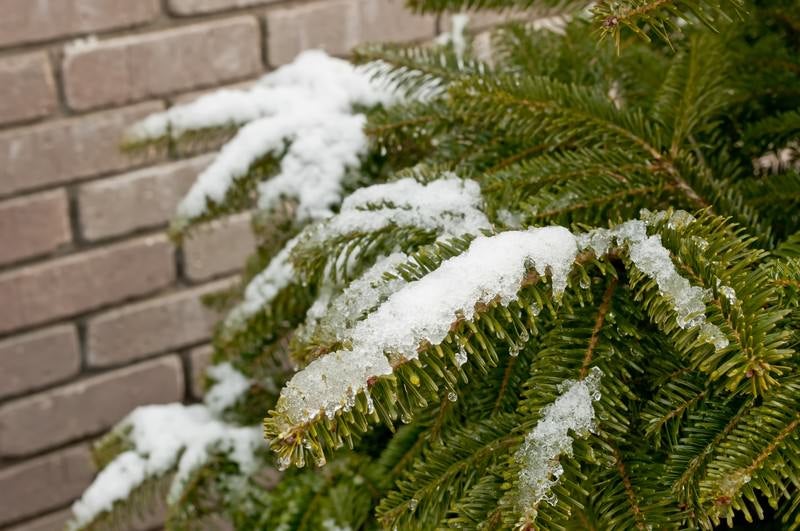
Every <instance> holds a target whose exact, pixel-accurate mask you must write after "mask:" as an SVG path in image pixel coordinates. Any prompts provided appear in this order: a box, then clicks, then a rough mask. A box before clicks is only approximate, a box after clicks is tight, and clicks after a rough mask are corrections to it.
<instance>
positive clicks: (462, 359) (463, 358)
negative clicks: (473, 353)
mask: <svg viewBox="0 0 800 531" xmlns="http://www.w3.org/2000/svg"><path fill="white" fill-rule="evenodd" d="M466 362H467V351H466V350H465V349H464V345H460V346H459V347H458V352H456V363H458V366H459V367H461V366H462V365H464V364H465V363H466Z"/></svg>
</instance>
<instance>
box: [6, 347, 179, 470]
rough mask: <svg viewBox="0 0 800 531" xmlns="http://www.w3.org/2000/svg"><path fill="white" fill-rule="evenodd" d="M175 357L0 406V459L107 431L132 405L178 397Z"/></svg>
mask: <svg viewBox="0 0 800 531" xmlns="http://www.w3.org/2000/svg"><path fill="white" fill-rule="evenodd" d="M183 392H184V381H183V369H182V367H181V362H180V359H179V358H178V357H177V356H174V355H173V356H165V357H162V358H158V359H156V360H153V361H148V362H144V363H140V364H138V365H132V366H130V367H125V368H123V369H119V370H115V371H110V372H105V373H103V374H101V375H99V376H93V377H91V378H87V379H85V380H81V381H79V382H76V383H73V384H69V385H66V386H63V387H58V388H56V389H53V390H51V391H46V392H44V393H39V394H36V395H33V396H30V397H26V398H21V399H19V400H14V401H11V402H8V403H7V404H6V405H4V406H2V407H0V456H19V455H26V454H31V453H34V452H38V451H40V450H44V449H46V448H49V447H52V446H55V445H58V444H63V443H67V442H69V441H73V440H76V439H79V438H81V437H86V436H88V435H94V434H97V433H100V432H102V431H103V430H106V429H108V428H109V427H110V426H112V425H113V424H114V423H115V422H117V421H119V420H120V419H121V418H122V417H124V416H125V415H126V414H127V413H129V412H130V410H131V409H133V408H134V407H136V406H139V405H143V404H160V403H165V402H175V401H179V400H181V399H182V398H183Z"/></svg>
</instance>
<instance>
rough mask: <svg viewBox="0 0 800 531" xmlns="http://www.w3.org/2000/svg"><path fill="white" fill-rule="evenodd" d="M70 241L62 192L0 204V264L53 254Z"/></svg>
mask: <svg viewBox="0 0 800 531" xmlns="http://www.w3.org/2000/svg"><path fill="white" fill-rule="evenodd" d="M71 240H72V234H71V230H70V224H69V205H68V201H67V194H66V192H65V191H64V190H63V189H62V190H54V191H52V192H44V193H41V194H35V195H29V196H25V197H20V198H18V199H11V200H9V201H0V264H6V263H10V262H14V261H16V260H19V259H21V258H30V257H32V256H37V255H41V254H45V253H48V252H51V251H54V250H55V249H57V248H58V247H59V246H61V245H63V244H65V243H69V242H70V241H71Z"/></svg>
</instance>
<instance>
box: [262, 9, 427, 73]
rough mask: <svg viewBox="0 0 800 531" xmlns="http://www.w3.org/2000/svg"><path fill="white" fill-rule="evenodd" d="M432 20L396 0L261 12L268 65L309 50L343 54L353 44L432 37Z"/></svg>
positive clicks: (279, 63) (282, 62) (286, 61)
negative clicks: (264, 26)
mask: <svg viewBox="0 0 800 531" xmlns="http://www.w3.org/2000/svg"><path fill="white" fill-rule="evenodd" d="M434 32H435V19H434V17H432V16H418V15H413V14H411V13H410V12H409V11H408V9H407V8H406V7H405V5H404V3H403V2H402V1H401V0H324V1H316V2H311V3H308V4H301V5H289V6H286V7H285V8H281V9H276V10H273V11H270V12H268V13H267V57H268V62H269V63H270V65H272V66H277V65H281V64H284V63H288V62H289V61H291V60H292V59H293V58H294V56H295V55H297V54H298V53H299V52H301V51H303V50H307V49H309V48H322V49H324V50H327V51H328V53H331V54H334V55H346V54H348V53H349V52H350V50H351V49H352V48H353V47H354V46H355V45H356V44H359V43H363V42H370V41H391V40H409V39H425V38H432V37H433V36H434Z"/></svg>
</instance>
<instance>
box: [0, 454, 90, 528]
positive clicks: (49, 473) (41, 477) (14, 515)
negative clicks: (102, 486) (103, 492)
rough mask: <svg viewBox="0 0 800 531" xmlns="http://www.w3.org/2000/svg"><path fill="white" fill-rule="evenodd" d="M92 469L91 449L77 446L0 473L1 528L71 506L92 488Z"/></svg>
mask: <svg viewBox="0 0 800 531" xmlns="http://www.w3.org/2000/svg"><path fill="white" fill-rule="evenodd" d="M93 468H94V467H93V466H92V461H91V456H90V454H89V449H88V448H87V447H86V446H74V447H71V448H67V449H65V450H60V451H58V452H54V453H52V454H49V455H45V456H44V457H38V458H36V459H33V460H31V461H28V462H26V463H22V464H20V465H15V466H12V467H9V468H5V469H3V470H0V492H2V493H3V494H2V497H0V525H2V524H3V523H7V522H11V521H14V520H19V519H22V518H25V517H26V516H30V515H33V514H37V513H39V512H42V511H44V510H47V509H50V508H54V507H58V506H59V505H63V504H65V503H68V502H69V501H70V500H72V499H73V498H75V497H76V496H78V495H79V494H80V493H81V492H82V491H83V489H85V488H86V487H87V486H88V485H89V483H90V482H91V480H92V475H93V473H94V470H93ZM25 529H35V528H34V527H25ZM43 529H47V527H44V528H43Z"/></svg>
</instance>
